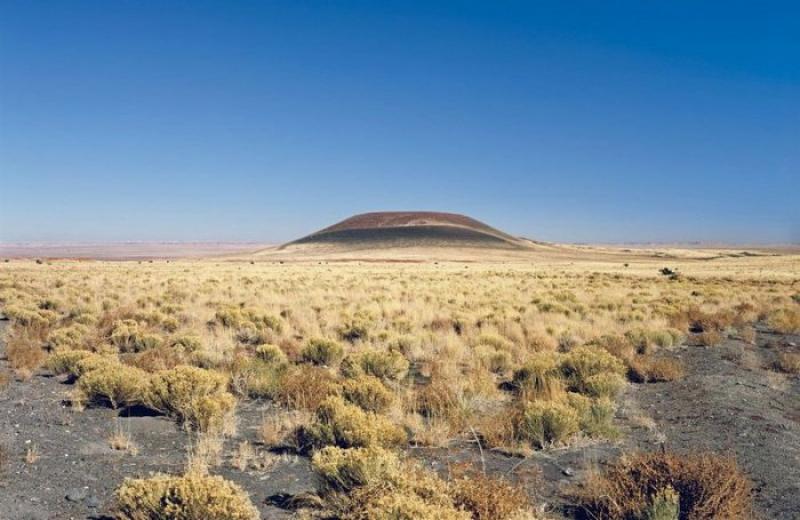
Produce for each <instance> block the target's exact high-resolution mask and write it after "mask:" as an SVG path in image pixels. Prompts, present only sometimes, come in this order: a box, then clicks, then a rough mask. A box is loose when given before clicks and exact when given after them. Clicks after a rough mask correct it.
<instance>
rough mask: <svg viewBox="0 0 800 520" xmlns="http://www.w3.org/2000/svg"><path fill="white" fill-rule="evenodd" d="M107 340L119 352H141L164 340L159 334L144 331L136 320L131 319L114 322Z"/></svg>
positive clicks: (159, 344) (158, 344)
mask: <svg viewBox="0 0 800 520" xmlns="http://www.w3.org/2000/svg"><path fill="white" fill-rule="evenodd" d="M109 340H110V341H111V344H112V345H114V346H116V347H117V348H118V349H119V350H120V352H143V351H145V350H148V349H151V348H156V347H159V346H161V345H162V344H163V342H164V339H163V338H162V337H161V336H159V335H158V334H154V333H151V332H147V331H145V330H144V329H143V328H142V326H141V325H140V324H139V322H138V321H136V320H131V319H127V320H119V321H117V322H115V323H114V325H113V328H112V329H111V334H110V336H109Z"/></svg>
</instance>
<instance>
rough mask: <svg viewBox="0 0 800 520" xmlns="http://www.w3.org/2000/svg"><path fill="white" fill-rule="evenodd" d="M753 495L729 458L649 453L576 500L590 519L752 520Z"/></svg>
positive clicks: (624, 462)
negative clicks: (675, 519) (749, 519)
mask: <svg viewBox="0 0 800 520" xmlns="http://www.w3.org/2000/svg"><path fill="white" fill-rule="evenodd" d="M751 490H752V485H751V483H750V481H749V480H748V479H747V477H745V476H744V474H743V473H742V472H741V470H739V468H738V466H737V465H736V462H735V461H734V460H733V459H732V458H730V457H723V456H718V455H713V454H709V453H701V454H692V455H687V456H681V455H677V454H674V453H645V454H638V455H634V456H631V457H625V458H623V459H621V460H620V461H618V462H617V463H615V464H613V465H612V466H611V467H610V468H609V469H608V470H606V472H605V473H603V474H602V475H599V476H597V477H595V478H594V479H593V480H591V481H590V482H589V484H588V486H587V488H586V489H585V490H584V491H583V492H582V493H579V495H578V496H577V497H576V498H577V499H578V502H579V503H580V504H581V506H582V508H583V510H584V512H585V513H586V515H587V516H588V517H589V518H607V519H609V520H633V519H638V518H653V519H655V518H658V519H659V520H660V519H661V518H665V519H666V518H670V519H671V518H680V519H692V520H695V519H696V520H713V519H718V518H752V517H753V516H752V496H751ZM676 497H677V500H678V503H679V508H678V511H679V515H678V516H672V517H670V516H668V515H669V514H674V511H675V508H674V501H675V499H676ZM654 514H659V515H667V516H652V515H654ZM648 515H650V516H648Z"/></svg>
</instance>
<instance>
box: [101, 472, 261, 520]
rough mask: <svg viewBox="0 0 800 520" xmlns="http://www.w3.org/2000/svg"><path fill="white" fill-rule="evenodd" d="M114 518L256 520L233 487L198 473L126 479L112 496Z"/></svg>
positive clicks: (249, 505) (247, 500)
mask: <svg viewBox="0 0 800 520" xmlns="http://www.w3.org/2000/svg"><path fill="white" fill-rule="evenodd" d="M114 516H115V517H116V518H118V519H120V520H144V519H156V518H165V519H166V518H169V519H175V520H179V519H180V520H199V519H201V518H202V519H204V520H257V519H258V518H260V515H259V514H258V510H257V509H256V508H255V507H254V506H253V504H252V502H251V501H250V497H248V496H247V494H246V493H245V492H244V491H243V490H242V489H241V488H240V487H239V486H237V485H236V484H233V483H232V482H229V481H227V480H225V479H224V478H222V477H217V476H210V475H204V474H198V473H187V474H185V475H182V476H170V475H156V476H154V477H150V478H147V479H127V480H125V482H124V483H123V484H122V486H120V488H119V489H118V490H117V493H116V509H115V515H114Z"/></svg>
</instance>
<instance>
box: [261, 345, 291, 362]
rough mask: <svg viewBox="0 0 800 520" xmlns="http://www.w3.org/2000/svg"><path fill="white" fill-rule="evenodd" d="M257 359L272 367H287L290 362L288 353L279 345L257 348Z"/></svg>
mask: <svg viewBox="0 0 800 520" xmlns="http://www.w3.org/2000/svg"><path fill="white" fill-rule="evenodd" d="M256 357H257V358H258V359H259V360H261V361H263V362H264V363H268V364H270V365H278V366H280V365H285V364H287V363H288V362H289V360H288V358H287V357H286V353H284V352H283V350H281V348H280V347H279V346H277V345H271V344H267V345H259V346H258V347H256Z"/></svg>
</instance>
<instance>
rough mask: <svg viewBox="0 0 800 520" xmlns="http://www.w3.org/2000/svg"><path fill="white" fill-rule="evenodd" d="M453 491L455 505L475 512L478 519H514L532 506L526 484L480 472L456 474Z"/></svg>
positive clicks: (451, 492) (474, 514)
mask: <svg viewBox="0 0 800 520" xmlns="http://www.w3.org/2000/svg"><path fill="white" fill-rule="evenodd" d="M450 495H451V496H452V497H453V502H454V503H455V505H456V506H457V507H460V508H462V509H465V510H467V511H469V512H470V513H472V518H474V519H475V520H510V519H512V518H515V517H516V516H517V515H519V514H520V512H521V511H527V510H529V509H530V507H531V504H530V499H529V498H528V495H527V494H526V493H525V491H524V490H523V489H522V487H520V486H518V485H514V484H512V483H510V482H508V481H507V480H505V479H503V478H501V477H490V476H487V475H484V474H482V473H477V472H468V473H466V474H464V475H461V476H459V477H458V478H455V479H454V480H453V481H452V483H451V490H450Z"/></svg>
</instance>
